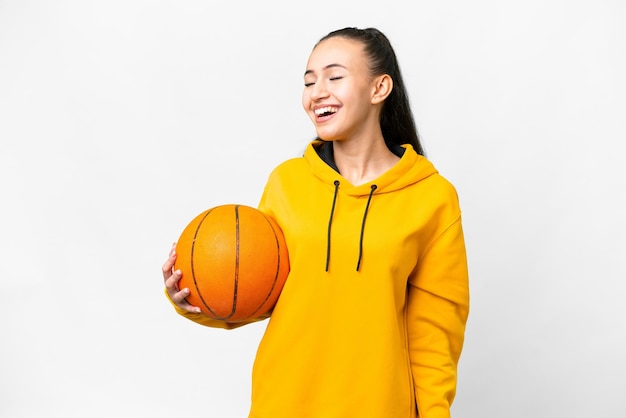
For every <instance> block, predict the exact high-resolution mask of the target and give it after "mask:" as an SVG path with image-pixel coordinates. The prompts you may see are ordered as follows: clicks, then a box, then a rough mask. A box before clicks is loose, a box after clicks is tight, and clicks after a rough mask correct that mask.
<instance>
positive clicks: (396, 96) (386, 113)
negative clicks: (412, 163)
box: [315, 27, 424, 155]
mask: <svg viewBox="0 0 626 418" xmlns="http://www.w3.org/2000/svg"><path fill="white" fill-rule="evenodd" d="M336 36H340V37H343V38H347V39H352V40H355V41H358V42H361V43H362V44H363V46H364V49H365V54H366V55H367V57H368V61H369V65H370V72H371V73H372V75H381V74H388V75H389V76H390V77H391V79H392V80H393V89H392V91H391V93H390V94H389V96H388V97H387V99H386V100H385V103H384V104H383V109H382V112H381V115H380V127H381V130H382V133H383V138H384V139H385V143H386V144H387V146H388V147H390V146H391V145H402V144H407V143H408V144H411V145H412V146H413V148H414V149H415V151H416V152H417V153H418V154H420V155H424V149H423V148H422V144H421V143H420V139H419V135H418V133H417V127H416V126H415V120H414V119H413V113H412V112H411V106H410V105H409V96H408V94H407V92H406V87H405V86H404V81H403V80H402V74H401V73H400V66H399V65H398V59H397V58H396V53H395V52H394V50H393V47H392V46H391V43H390V42H389V39H387V37H386V36H385V35H384V34H383V33H382V32H381V31H379V30H378V29H375V28H367V29H358V28H351V27H348V28H343V29H339V30H335V31H333V32H330V33H329V34H328V35H326V36H324V37H323V38H322V39H320V40H319V41H318V42H317V44H316V45H315V46H317V45H319V43H320V42H322V41H324V40H326V39H329V38H333V37H336Z"/></svg>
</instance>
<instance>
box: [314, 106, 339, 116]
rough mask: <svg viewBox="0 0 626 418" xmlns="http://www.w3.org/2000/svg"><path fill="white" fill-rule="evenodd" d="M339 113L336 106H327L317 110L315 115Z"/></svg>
mask: <svg viewBox="0 0 626 418" xmlns="http://www.w3.org/2000/svg"><path fill="white" fill-rule="evenodd" d="M336 111H337V108H336V107H334V106H326V107H321V108H319V109H315V114H316V115H317V116H320V115H323V114H325V113H335V112H336Z"/></svg>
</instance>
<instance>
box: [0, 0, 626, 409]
mask: <svg viewBox="0 0 626 418" xmlns="http://www.w3.org/2000/svg"><path fill="white" fill-rule="evenodd" d="M409 5H410V7H409ZM344 26H358V27H367V26H375V27H378V28H379V29H381V30H383V32H385V33H386V34H387V35H388V36H389V38H390V39H391V41H392V43H393V45H394V46H395V48H396V52H397V54H398V57H399V60H400V64H401V66H402V70H403V73H404V76H405V78H406V82H407V84H408V88H409V94H410V97H411V101H412V105H413V110H414V111H415V117H416V121H417V124H418V129H419V131H420V133H421V135H422V138H423V142H424V145H425V148H426V151H427V153H428V157H429V158H430V159H431V160H432V161H433V162H434V164H435V165H436V167H437V168H438V169H439V170H440V172H441V173H442V174H443V175H444V176H445V177H447V178H448V179H449V180H450V181H451V182H452V183H453V184H455V186H456V187H457V189H458V192H459V196H460V199H461V204H462V207H463V211H464V225H465V231H466V239H467V244H468V256H469V263H470V273H471V291H472V308H471V314H470V320H469V323H468V329H467V338H466V346H465V350H464V352H463V355H462V359H461V365H460V371H459V386H458V395H457V399H456V401H455V405H454V407H453V415H454V416H455V417H456V418H476V417H480V418H492V417H493V418H502V417H506V418H517V417H524V418H527V417H530V416H532V417H550V418H554V417H567V418H576V417H590V416H591V417H624V416H626V406H625V405H624V402H623V400H624V389H626V385H625V384H624V373H625V372H626V360H624V354H623V353H624V352H626V342H625V328H626V326H625V322H626V321H625V320H626V307H625V306H624V303H623V299H624V291H625V290H626V285H625V284H624V279H626V268H625V267H624V258H625V255H626V243H625V238H624V236H625V233H626V221H625V220H624V207H625V203H626V202H625V200H626V197H625V196H626V192H625V190H626V170H625V168H624V164H623V161H624V158H625V156H624V147H623V145H622V144H623V142H624V141H625V140H626V99H625V97H626V81H625V80H626V77H625V76H624V74H626V29H625V28H626V4H625V3H624V2H623V1H620V0H614V1H611V0H594V1H576V0H574V1H571V0H570V1H565V0H563V1H550V0H548V1H539V0H529V1H523V2H508V1H488V0H478V1H471V2H469V1H463V0H449V1H437V2H434V1H431V2H426V1H418V2H406V1H394V0H388V1H364V0H351V1H345V2H339V3H337V2H303V3H299V2H286V1H285V2H283V1H278V2H275V1H264V2H257V1H248V2H245V1H241V2H235V1H233V2H209V1H200V0H196V1H173V0H172V1H165V0H164V1H154V0H151V1H148V0H144V1H137V0H130V1H128V0H124V1H121V0H109V1H95V0H74V1H70V0H59V1H55V2H46V1H28V0H19V1H18V0H8V1H7V0H0V140H1V147H0V182H1V183H0V184H1V192H2V194H1V196H2V200H1V204H0V205H1V210H2V216H1V217H0V237H1V240H0V261H1V265H2V267H3V268H2V274H1V276H0V339H1V343H0V416H2V417H10V418H13V417H110V416H115V417H136V416H150V417H170V416H179V417H184V416H203V417H220V418H230V417H234V418H238V417H244V416H246V414H247V410H248V407H249V395H250V394H249V390H250V382H249V381H250V369H251V364H252V361H253V357H254V353H255V350H256V346H257V343H258V340H259V339H260V337H261V335H262V332H263V329H264V326H265V323H262V324H255V325H250V326H247V327H243V328H241V329H238V330H235V331H230V332H228V331H223V330H215V329H209V328H205V327H201V326H199V325H196V324H193V323H191V322H189V321H186V320H185V319H183V318H181V317H179V316H177V315H176V314H175V313H174V311H173V309H172V308H171V306H170V305H169V304H168V302H167V301H166V299H165V297H164V295H163V283H162V279H161V277H160V267H161V265H162V263H163V261H164V260H165V258H166V256H167V253H168V251H169V247H170V245H171V243H172V242H173V241H175V240H176V239H177V238H178V235H179V233H180V232H181V231H182V228H183V227H184V226H185V225H186V224H187V222H188V221H190V220H191V218H192V217H193V216H195V215H197V214H198V213H199V212H201V211H203V210H205V209H207V208H209V207H212V206H215V205H217V204H223V203H242V204H248V205H251V206H256V204H257V202H258V199H259V198H260V196H261V192H262V187H263V185H264V183H265V180H266V178H267V175H268V174H269V172H270V170H271V169H272V168H273V167H274V166H275V165H277V164H278V163H280V162H281V161H283V160H284V159H286V158H290V157H294V156H299V155H300V154H301V152H302V150H303V149H304V146H305V144H306V143H307V142H308V141H309V140H310V139H311V138H313V136H314V135H315V133H314V130H313V128H312V126H311V124H310V122H309V121H308V119H307V117H306V115H305V114H304V112H303V110H302V109H301V105H300V94H301V89H302V84H303V81H302V74H303V71H304V67H305V64H306V60H307V58H308V54H309V52H310V50H311V48H312V46H313V44H314V43H315V42H316V41H317V40H318V39H319V38H320V37H321V36H323V35H325V34H326V33H327V32H329V31H331V30H333V29H338V28H341V27H344ZM321 314H323V313H321ZM320 418H323V417H320ZM381 418H383V417H381Z"/></svg>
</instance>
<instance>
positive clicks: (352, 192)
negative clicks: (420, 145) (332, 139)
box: [304, 141, 437, 197]
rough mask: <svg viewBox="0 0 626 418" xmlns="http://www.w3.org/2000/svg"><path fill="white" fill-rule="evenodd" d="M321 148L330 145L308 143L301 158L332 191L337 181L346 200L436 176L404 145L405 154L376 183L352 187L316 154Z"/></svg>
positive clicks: (427, 164)
mask: <svg viewBox="0 0 626 418" xmlns="http://www.w3.org/2000/svg"><path fill="white" fill-rule="evenodd" d="M323 145H332V143H325V142H323V141H313V142H311V143H310V144H309V145H308V146H307V148H306V150H305V152H304V158H305V160H306V161H307V162H308V163H309V166H310V167H311V171H312V173H313V175H314V176H315V177H317V178H318V179H319V180H320V181H322V182H324V183H326V184H328V185H330V186H331V187H335V186H334V185H335V181H339V182H340V190H341V193H343V194H346V195H348V196H353V197H361V196H367V195H369V194H371V193H372V186H373V185H375V186H376V188H375V190H374V192H373V193H374V195H376V194H381V193H389V192H394V191H396V190H400V189H403V188H405V187H407V186H410V185H412V184H414V183H417V182H419V181H421V180H423V179H425V178H427V177H429V176H431V175H433V174H436V173H437V170H436V169H435V167H434V166H433V164H432V163H431V162H430V161H428V160H427V159H426V158H425V157H423V156H421V155H419V154H417V153H416V152H415V150H414V149H413V147H412V146H411V145H410V144H404V145H402V149H403V150H404V152H403V153H402V156H401V157H400V160H399V161H398V162H397V163H396V164H395V165H394V166H393V167H391V168H390V169H389V170H387V171H386V172H385V173H383V174H382V175H381V176H379V177H378V178H377V179H375V180H372V181H370V182H367V183H364V184H360V185H358V186H354V185H352V184H350V182H348V180H346V179H345V178H343V177H342V176H341V174H340V173H339V172H338V171H337V170H336V167H333V166H334V162H332V161H330V162H329V161H325V159H326V158H324V157H323V153H320V152H319V151H320V147H322V146H323ZM331 151H332V149H331ZM401 152H402V151H401ZM331 155H332V152H331Z"/></svg>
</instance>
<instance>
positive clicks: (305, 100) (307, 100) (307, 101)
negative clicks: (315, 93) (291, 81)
mask: <svg viewBox="0 0 626 418" xmlns="http://www.w3.org/2000/svg"><path fill="white" fill-rule="evenodd" d="M310 107H311V97H310V95H309V94H308V93H307V91H306V89H305V90H304V91H303V92H302V108H303V109H304V111H305V112H306V113H307V114H308V113H309V108H310Z"/></svg>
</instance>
